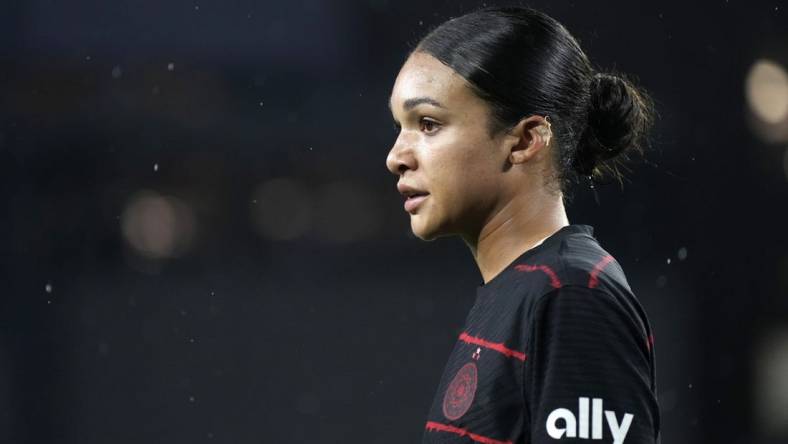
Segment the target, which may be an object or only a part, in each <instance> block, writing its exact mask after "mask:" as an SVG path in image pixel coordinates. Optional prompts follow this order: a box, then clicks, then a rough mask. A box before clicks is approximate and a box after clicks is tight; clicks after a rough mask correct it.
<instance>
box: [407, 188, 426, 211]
mask: <svg viewBox="0 0 788 444" xmlns="http://www.w3.org/2000/svg"><path fill="white" fill-rule="evenodd" d="M428 197H429V193H426V194H414V195H412V196H410V197H408V198H407V199H406V200H405V211H407V212H408V213H413V212H414V211H416V208H418V207H419V205H421V203H422V202H424V200H425V199H427V198H428Z"/></svg>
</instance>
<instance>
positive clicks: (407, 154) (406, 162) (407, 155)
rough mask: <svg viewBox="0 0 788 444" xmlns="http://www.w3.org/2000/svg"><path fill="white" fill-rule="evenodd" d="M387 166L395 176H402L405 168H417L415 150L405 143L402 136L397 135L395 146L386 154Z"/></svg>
mask: <svg viewBox="0 0 788 444" xmlns="http://www.w3.org/2000/svg"><path fill="white" fill-rule="evenodd" d="M386 168H388V170H389V171H391V174H393V175H395V176H401V175H402V173H404V172H405V170H413V169H416V158H415V156H414V155H413V150H412V149H411V148H408V146H407V145H406V144H405V143H403V141H402V137H397V140H396V141H395V142H394V146H392V147H391V150H390V151H389V154H388V156H386Z"/></svg>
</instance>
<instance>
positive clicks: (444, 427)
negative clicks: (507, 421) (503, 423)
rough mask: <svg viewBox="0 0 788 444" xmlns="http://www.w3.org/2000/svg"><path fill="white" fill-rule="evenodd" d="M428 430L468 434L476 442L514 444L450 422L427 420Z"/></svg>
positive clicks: (483, 443) (461, 434)
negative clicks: (478, 433) (449, 423)
mask: <svg viewBox="0 0 788 444" xmlns="http://www.w3.org/2000/svg"><path fill="white" fill-rule="evenodd" d="M426 428H427V430H439V431H441V432H449V433H456V434H457V435H460V436H467V437H469V438H471V439H472V440H474V441H476V442H480V443H482V444H512V442H511V441H499V440H497V439H492V438H488V437H486V436H482V435H477V434H475V433H471V432H469V431H467V430H466V429H461V428H459V427H454V426H450V425H448V424H441V423H439V422H435V421H427V427H426Z"/></svg>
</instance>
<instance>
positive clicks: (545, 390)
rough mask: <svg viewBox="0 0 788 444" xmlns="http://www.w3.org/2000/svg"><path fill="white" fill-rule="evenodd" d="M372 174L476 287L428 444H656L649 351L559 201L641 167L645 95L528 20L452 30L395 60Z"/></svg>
mask: <svg viewBox="0 0 788 444" xmlns="http://www.w3.org/2000/svg"><path fill="white" fill-rule="evenodd" d="M390 107H391V111H392V114H393V117H394V120H395V122H396V126H397V127H398V129H399V132H398V135H397V138H396V141H395V143H394V145H393V147H392V148H391V151H390V152H389V154H388V157H387V159H386V166H387V167H388V169H389V170H390V171H391V173H393V174H394V175H396V176H397V178H398V183H397V189H398V190H399V192H400V193H402V195H403V196H404V197H405V205H404V206H405V211H406V212H407V213H408V215H409V217H410V224H411V229H412V230H413V233H414V234H415V235H416V236H417V237H419V238H420V239H423V240H432V239H435V238H437V237H442V236H449V235H457V236H460V237H461V238H462V239H463V241H464V242H465V243H466V244H467V245H468V247H469V248H470V250H471V253H472V254H473V257H474V259H475V261H476V263H477V265H478V267H479V270H480V272H481V275H482V278H483V284H481V285H479V287H478V288H477V290H476V291H477V296H476V301H475V303H474V305H473V308H472V309H471V311H470V313H469V314H468V316H467V318H466V321H465V325H464V328H463V331H462V332H461V334H460V335H459V337H458V338H457V342H456V344H455V345H454V349H453V351H452V352H451V355H450V357H449V360H448V363H447V364H446V368H445V370H444V373H443V376H442V378H441V380H440V383H439V385H438V388H437V391H436V394H435V398H434V401H433V403H432V406H431V408H430V410H429V413H428V417H427V421H426V425H425V429H424V432H423V433H424V434H423V442H424V443H484V444H499V443H529V444H530V443H532V444H546V443H551V444H552V443H558V442H562V443H580V442H589V444H590V442H591V441H597V442H604V443H617V444H645V443H656V442H659V426H660V414H659V406H658V403H657V394H656V393H657V392H656V373H655V362H654V336H653V334H652V332H651V327H650V325H649V321H648V319H647V317H646V313H645V312H644V310H643V308H642V307H641V305H640V303H639V302H638V300H637V299H636V297H635V295H634V294H633V292H632V289H631V288H630V286H629V284H628V283H627V279H626V277H625V275H624V272H623V270H622V268H621V266H620V265H619V263H618V262H617V261H616V259H615V258H614V257H613V256H611V254H610V253H608V252H607V251H606V250H604V249H603V248H602V247H601V246H600V245H599V243H598V241H597V240H596V239H595V237H594V230H593V227H591V226H589V225H582V224H570V223H569V220H568V219H567V215H566V212H565V209H564V199H565V198H566V196H567V191H568V189H569V186H570V185H572V184H573V183H577V182H578V181H579V180H580V179H581V178H583V179H586V180H590V181H591V182H590V183H591V184H592V186H593V182H592V181H593V180H594V179H595V178H597V177H599V176H602V175H605V174H610V175H614V177H616V178H618V179H619V180H621V175H620V172H619V170H618V166H620V165H621V163H620V159H626V156H627V153H628V152H642V150H643V146H644V144H645V143H646V142H647V133H648V130H649V128H650V127H651V126H652V123H653V115H654V111H653V104H652V101H651V100H650V99H649V96H648V95H647V94H646V92H645V91H643V90H641V89H640V88H639V87H637V86H635V84H634V82H633V81H631V80H628V79H627V78H625V77H624V76H623V75H621V74H612V73H605V72H599V71H597V70H596V69H595V68H593V67H592V66H591V64H590V62H589V60H588V58H587V57H586V55H585V54H584V53H583V51H582V50H581V48H580V46H579V44H578V43H577V41H576V40H575V39H574V38H573V37H572V36H571V35H570V34H569V32H568V31H567V30H566V29H565V28H564V27H563V26H562V25H561V24H559V23H558V22H556V21H555V20H554V19H552V18H550V17H549V16H547V15H545V14H543V13H540V12H538V11H535V10H533V9H529V8H520V7H509V8H500V7H497V8H485V9H481V10H478V11H476V12H473V13H470V14H467V15H464V16H461V17H458V18H455V19H452V20H449V21H447V22H445V23H443V24H442V25H440V26H439V27H437V28H436V29H434V30H433V31H431V32H430V33H429V34H428V35H427V36H426V37H424V38H423V39H422V40H421V41H420V42H419V43H418V45H417V46H416V47H415V49H413V50H412V51H411V52H410V54H409V55H408V58H407V60H406V61H405V63H404V64H403V66H402V68H401V70H400V72H399V74H398V76H397V78H396V81H395V83H394V87H393V90H392V93H391V98H390Z"/></svg>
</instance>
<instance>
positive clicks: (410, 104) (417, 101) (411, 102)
mask: <svg viewBox="0 0 788 444" xmlns="http://www.w3.org/2000/svg"><path fill="white" fill-rule="evenodd" d="M422 103H426V104H428V105H432V106H437V107H438V108H444V109H445V108H446V107H445V106H443V105H442V104H441V103H440V102H438V101H437V100H435V99H433V98H432V97H426V96H425V97H414V98H412V99H408V100H406V101H405V103H404V104H403V105H402V106H403V108H405V111H410V110H411V109H413V108H415V107H416V106H418V105H421V104H422ZM389 109H391V99H389Z"/></svg>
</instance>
